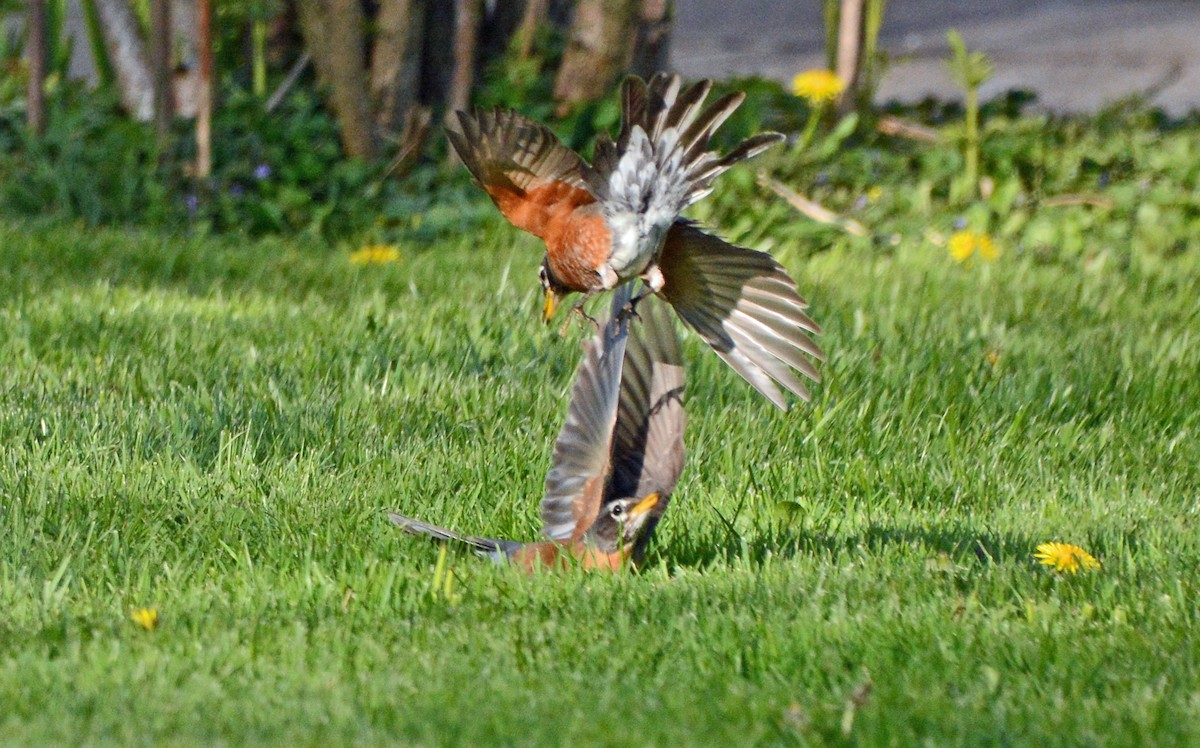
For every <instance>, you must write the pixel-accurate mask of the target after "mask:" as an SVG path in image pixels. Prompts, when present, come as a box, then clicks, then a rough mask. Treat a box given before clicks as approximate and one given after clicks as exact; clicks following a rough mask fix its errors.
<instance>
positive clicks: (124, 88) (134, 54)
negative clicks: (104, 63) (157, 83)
mask: <svg viewBox="0 0 1200 748" xmlns="http://www.w3.org/2000/svg"><path fill="white" fill-rule="evenodd" d="M95 6H96V15H97V16H98V17H99V19H100V29H101V31H102V32H103V34H104V46H105V48H106V49H107V50H108V58H109V60H111V61H112V64H113V67H114V68H115V69H116V74H117V86H118V88H119V89H120V92H121V105H122V106H124V107H125V110H126V111H128V112H129V114H131V115H132V116H133V117H135V118H136V119H138V120H141V121H142V122H147V121H149V120H150V119H151V118H152V117H153V116H154V84H153V80H152V79H151V76H150V65H149V64H148V63H147V62H146V48H145V45H144V43H143V42H142V36H141V33H140V32H139V31H138V22H137V17H136V16H134V14H133V9H132V8H130V7H129V2H128V0H95Z"/></svg>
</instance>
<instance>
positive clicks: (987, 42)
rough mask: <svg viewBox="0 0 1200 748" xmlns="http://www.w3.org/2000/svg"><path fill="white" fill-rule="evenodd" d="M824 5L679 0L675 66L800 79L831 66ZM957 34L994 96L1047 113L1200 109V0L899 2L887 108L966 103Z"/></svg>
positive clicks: (785, 0)
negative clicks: (930, 101) (1132, 98)
mask: <svg viewBox="0 0 1200 748" xmlns="http://www.w3.org/2000/svg"><path fill="white" fill-rule="evenodd" d="M821 5H822V3H821V1H820V0H676V5H675V8H676V21H675V37H674V39H673V42H672V43H673V47H672V50H671V52H672V55H671V57H672V64H673V66H674V67H675V68H676V69H677V70H678V71H679V72H681V73H683V74H684V75H685V76H688V77H706V76H716V77H723V76H728V75H752V74H758V75H764V76H767V77H770V78H776V79H778V80H781V81H787V80H790V79H791V77H792V75H794V74H795V73H796V72H798V71H800V70H805V69H808V68H813V67H824V59H825V57H824V51H823V44H824V40H823V36H824V22H823V20H822V17H821ZM951 27H954V28H957V29H958V30H959V31H960V32H961V33H962V35H963V38H964V39H965V40H966V42H967V46H968V47H969V48H971V49H979V50H981V51H983V52H986V53H987V54H988V55H989V56H990V57H991V59H992V61H993V62H994V63H995V67H996V74H995V76H994V77H993V78H992V80H991V82H989V83H988V84H987V85H986V87H985V88H984V90H983V94H984V96H985V97H986V96H991V95H994V94H997V93H1000V92H1003V91H1006V90H1008V89H1012V88H1024V89H1030V90H1033V91H1036V92H1037V94H1038V105H1039V106H1041V107H1043V108H1046V109H1050V110H1055V111H1090V110H1094V109H1096V108H1099V107H1101V106H1103V105H1105V104H1107V103H1110V102H1112V101H1114V100H1118V99H1121V98H1124V97H1126V96H1129V95H1132V94H1144V95H1147V97H1148V98H1149V100H1150V101H1151V102H1152V103H1154V104H1156V105H1159V106H1162V107H1163V108H1165V109H1167V110H1168V111H1170V112H1172V113H1175V114H1180V113H1183V112H1185V111H1188V110H1191V109H1198V108H1200V2H1197V1H1196V0H890V2H889V3H888V9H887V15H886V17H885V20H884V28H883V34H882V38H881V46H882V47H883V48H884V49H885V50H886V52H887V54H888V55H889V57H890V59H891V62H890V64H889V67H888V72H887V74H886V76H885V78H884V80H883V83H882V85H881V87H880V91H879V97H878V98H879V100H880V101H887V100H900V101H914V100H917V99H920V98H922V97H924V96H927V95H933V96H937V97H940V98H954V97H956V96H958V95H959V94H958V89H957V88H956V86H955V85H954V84H953V83H952V82H951V80H950V78H949V76H948V74H947V72H946V67H945V64H944V62H943V61H944V60H945V59H946V57H947V55H948V48H947V46H946V40H945V32H946V30H947V29H948V28H951Z"/></svg>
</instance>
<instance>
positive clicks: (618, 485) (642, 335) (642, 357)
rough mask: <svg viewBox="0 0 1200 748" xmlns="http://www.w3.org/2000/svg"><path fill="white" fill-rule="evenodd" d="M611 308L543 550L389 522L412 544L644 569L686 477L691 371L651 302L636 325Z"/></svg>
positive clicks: (584, 381) (565, 434)
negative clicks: (420, 538)
mask: <svg viewBox="0 0 1200 748" xmlns="http://www.w3.org/2000/svg"><path fill="white" fill-rule="evenodd" d="M629 289H630V286H628V285H627V286H625V287H624V288H623V289H621V290H619V291H618V292H617V294H616V295H615V296H614V299H613V313H612V316H611V317H610V319H609V321H608V322H607V323H606V324H605V325H604V326H603V327H602V328H601V329H600V330H599V331H598V332H597V335H596V337H595V338H593V339H592V340H589V341H588V342H587V343H586V344H585V350H584V357H583V361H582V362H581V363H580V365H579V370H578V372H577V373H576V376H575V383H574V385H573V386H572V389H571V401H570V405H569V406H568V409H567V420H566V423H565V424H564V425H563V427H562V431H561V432H560V433H559V435H558V440H557V441H556V442H555V444H554V456H553V459H552V461H551V465H550V471H549V473H548V474H547V476H546V489H545V495H544V497H543V498H542V503H541V513H542V524H543V533H544V534H545V535H546V537H547V538H548V539H547V540H545V541H542V542H537V543H518V542H515V541H511V540H497V539H492V538H480V537H472V536H469V535H461V534H459V533H456V532H453V531H451V530H447V529H444V528H441V527H437V526H435V525H431V524H428V523H425V522H421V521H420V520H416V519H412V518H410V517H405V516H402V515H399V514H395V513H390V514H389V516H390V517H391V519H392V521H393V522H395V523H396V524H397V525H399V526H400V527H401V528H403V529H404V530H406V531H407V532H409V533H412V534H414V535H427V536H431V537H434V538H438V539H441V540H452V541H457V542H461V543H466V544H467V545H469V546H471V547H472V548H473V549H474V550H475V551H476V552H477V553H479V554H480V555H484V556H489V557H491V558H493V559H495V560H497V561H504V560H508V561H511V562H513V563H515V564H517V565H518V566H520V567H522V568H524V569H526V570H530V571H532V570H534V569H537V568H539V567H543V566H555V565H560V564H569V563H578V564H580V565H582V566H584V567H585V568H600V569H610V570H615V569H618V568H620V567H621V566H623V565H624V564H625V563H626V562H627V561H630V560H632V561H633V562H634V563H636V562H637V561H639V560H640V559H641V557H642V553H643V551H644V550H645V547H646V544H647V543H648V542H649V539H650V535H651V534H652V533H653V531H654V528H655V526H656V525H657V524H658V521H659V519H660V518H661V517H662V515H663V512H665V511H666V509H667V504H668V503H669V502H670V499H671V492H672V491H674V489H675V484H676V483H677V482H678V481H679V474H680V472H681V471H682V470H683V456H684V450H683V430H684V423H685V416H684V410H683V367H682V365H681V363H680V355H679V341H678V338H677V336H676V334H675V327H674V322H673V321H672V320H671V317H670V314H669V313H668V312H667V311H666V309H665V307H664V306H663V305H662V304H659V303H657V302H656V301H654V300H651V299H648V300H647V303H646V304H644V305H642V306H640V307H639V308H638V314H637V317H638V319H630V318H629V315H625V314H622V310H623V309H624V308H625V307H626V306H627V304H628V303H629V301H630V300H631V293H630V291H629Z"/></svg>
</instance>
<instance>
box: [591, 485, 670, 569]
mask: <svg viewBox="0 0 1200 748" xmlns="http://www.w3.org/2000/svg"><path fill="white" fill-rule="evenodd" d="M659 500H660V499H659V495H658V494H657V493H652V494H648V495H646V496H644V497H642V498H640V499H639V498H637V497H630V498H623V499H614V500H613V501H610V502H608V503H607V504H605V505H604V507H603V508H601V509H600V516H599V517H598V518H597V519H596V522H595V524H593V525H592V526H591V528H590V529H589V530H588V535H589V539H590V541H591V544H592V546H594V547H595V548H596V549H597V550H599V551H602V552H604V553H616V552H618V551H620V552H621V553H624V554H628V553H629V552H630V551H631V550H632V549H633V544H634V542H635V541H637V539H638V536H639V535H640V534H641V533H642V532H643V531H645V530H647V529H649V528H650V527H652V526H653V525H654V523H653V522H648V520H649V519H650V518H651V517H653V516H654V515H655V513H654V512H653V511H651V510H652V509H654V507H656V506H658V504H659Z"/></svg>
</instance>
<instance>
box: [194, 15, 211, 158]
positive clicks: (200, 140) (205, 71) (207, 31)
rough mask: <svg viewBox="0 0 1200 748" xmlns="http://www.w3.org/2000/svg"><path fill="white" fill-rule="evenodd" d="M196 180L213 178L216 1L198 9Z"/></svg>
mask: <svg viewBox="0 0 1200 748" xmlns="http://www.w3.org/2000/svg"><path fill="white" fill-rule="evenodd" d="M196 37H197V40H196V53H197V54H196V58H197V60H196V61H197V66H196V67H197V70H196V75H197V84H198V85H197V88H198V89H199V91H198V93H199V96H197V99H198V101H197V102H196V103H197V105H198V107H197V111H196V176H197V177H198V178H200V179H207V178H208V176H209V175H210V174H212V114H213V44H212V0H198V3H197V5H196Z"/></svg>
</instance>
